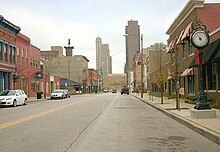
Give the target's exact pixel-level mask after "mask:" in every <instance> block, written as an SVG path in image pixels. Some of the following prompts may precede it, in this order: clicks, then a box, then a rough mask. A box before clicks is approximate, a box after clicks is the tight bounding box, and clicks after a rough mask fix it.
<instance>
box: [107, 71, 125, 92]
mask: <svg viewBox="0 0 220 152" xmlns="http://www.w3.org/2000/svg"><path fill="white" fill-rule="evenodd" d="M125 79H126V77H125V74H109V75H107V76H104V83H103V89H105V90H108V91H111V90H113V89H115V90H117V91H121V89H122V88H123V87H124V86H125V85H126V83H125V81H126V80H125Z"/></svg>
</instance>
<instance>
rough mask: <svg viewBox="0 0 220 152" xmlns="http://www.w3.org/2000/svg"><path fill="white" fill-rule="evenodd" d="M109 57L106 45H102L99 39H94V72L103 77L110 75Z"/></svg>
mask: <svg viewBox="0 0 220 152" xmlns="http://www.w3.org/2000/svg"><path fill="white" fill-rule="evenodd" d="M111 68H112V66H111V56H110V51H109V45H108V44H102V39H101V38H100V37H97V38H96V70H97V71H98V72H99V73H100V74H101V75H103V76H105V75H108V74H111Z"/></svg>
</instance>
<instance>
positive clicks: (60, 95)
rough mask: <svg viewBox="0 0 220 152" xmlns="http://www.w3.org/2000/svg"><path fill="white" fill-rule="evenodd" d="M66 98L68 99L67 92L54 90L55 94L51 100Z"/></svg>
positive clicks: (51, 96) (52, 94) (53, 93)
mask: <svg viewBox="0 0 220 152" xmlns="http://www.w3.org/2000/svg"><path fill="white" fill-rule="evenodd" d="M65 97H66V96H65V92H64V90H61V89H58V90H53V92H52V93H51V95H50V98H51V100H53V99H57V98H60V99H64V98H65Z"/></svg>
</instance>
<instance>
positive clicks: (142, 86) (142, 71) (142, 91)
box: [124, 34, 144, 98]
mask: <svg viewBox="0 0 220 152" xmlns="http://www.w3.org/2000/svg"><path fill="white" fill-rule="evenodd" d="M124 36H125V37H128V36H136V37H138V38H139V39H140V40H141V98H143V94H144V83H143V78H144V76H143V73H144V63H143V34H141V36H138V35H135V34H125V35H124Z"/></svg>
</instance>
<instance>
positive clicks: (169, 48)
mask: <svg viewBox="0 0 220 152" xmlns="http://www.w3.org/2000/svg"><path fill="white" fill-rule="evenodd" d="M173 43H174V40H172V41H171V42H170V44H169V46H168V48H167V51H166V53H171V48H172V47H171V46H172V45H173Z"/></svg>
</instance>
